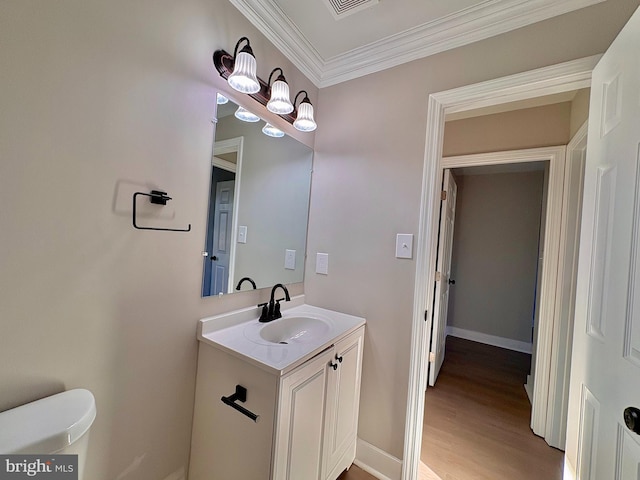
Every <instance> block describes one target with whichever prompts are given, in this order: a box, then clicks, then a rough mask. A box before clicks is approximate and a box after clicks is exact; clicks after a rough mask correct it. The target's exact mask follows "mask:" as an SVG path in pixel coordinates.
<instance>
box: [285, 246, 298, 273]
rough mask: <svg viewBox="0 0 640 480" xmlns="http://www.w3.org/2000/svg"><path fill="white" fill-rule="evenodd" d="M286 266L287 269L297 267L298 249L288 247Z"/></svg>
mask: <svg viewBox="0 0 640 480" xmlns="http://www.w3.org/2000/svg"><path fill="white" fill-rule="evenodd" d="M284 268H285V270H295V269H296V251H295V250H289V249H287V250H285V251H284Z"/></svg>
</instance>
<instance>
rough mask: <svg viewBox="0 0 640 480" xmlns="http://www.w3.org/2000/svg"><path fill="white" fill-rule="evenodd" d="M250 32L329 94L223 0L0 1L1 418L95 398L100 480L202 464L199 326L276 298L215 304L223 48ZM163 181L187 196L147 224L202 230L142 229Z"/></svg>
mask: <svg viewBox="0 0 640 480" xmlns="http://www.w3.org/2000/svg"><path fill="white" fill-rule="evenodd" d="M242 35H248V36H249V37H250V38H251V40H252V45H253V48H254V52H255V54H256V56H257V58H258V70H259V74H260V75H261V76H262V77H264V78H266V77H267V76H268V74H269V71H270V69H271V68H273V67H275V66H281V67H282V68H283V69H284V70H285V72H286V74H287V80H288V81H289V83H290V84H291V86H292V90H293V89H296V91H297V89H302V88H305V89H307V90H308V91H309V94H310V96H311V100H312V101H313V102H316V99H317V89H315V88H314V87H313V86H312V85H310V83H309V82H308V81H306V80H305V79H304V77H303V76H302V75H301V74H300V73H299V72H297V71H296V70H295V69H294V68H292V67H291V64H290V63H289V62H288V61H286V60H285V59H284V57H283V56H282V55H281V54H279V53H278V52H277V51H276V50H275V49H274V48H273V47H272V46H271V45H270V44H269V43H268V42H267V41H266V40H265V39H264V37H262V35H260V34H259V33H258V32H257V31H256V30H255V29H254V28H253V27H251V25H250V24H249V23H248V22H247V21H246V20H245V19H244V17H242V16H241V15H240V14H239V13H238V12H237V10H236V9H235V8H234V7H232V6H231V5H230V4H229V3H228V2H227V1H225V0H186V1H181V2H174V1H166V0H138V1H135V2H130V1H123V0H113V1H108V2H106V1H98V0H60V1H55V2H49V1H34V0H3V1H2V2H0V45H2V48H0V65H2V68H0V91H1V92H2V94H1V95H0V205H2V207H1V208H0V410H4V409H7V408H10V407H12V406H15V405H18V404H20V403H23V402H26V401H30V400H34V399H36V398H39V397H42V396H45V395H48V394H52V393H56V392H59V391H61V390H63V389H70V388H75V387H85V388H88V389H90V390H91V391H92V392H93V393H94V394H95V396H96V401H97V409H98V416H97V418H96V421H95V424H94V428H93V430H92V432H91V445H90V451H89V462H88V475H87V477H88V478H89V479H91V480H106V479H109V480H113V479H115V478H118V479H119V480H129V479H132V480H162V479H165V478H167V477H168V476H169V475H171V474H172V473H173V472H180V471H182V470H184V469H186V467H187V461H188V453H189V443H190V432H191V417H192V411H193V395H194V381H195V372H196V353H197V343H196V339H195V333H196V322H197V320H198V319H199V318H201V317H204V316H207V315H212V314H215V313H217V312H222V311H225V310H229V309H233V308H237V307H243V306H248V305H252V304H256V303H258V301H262V300H264V299H265V298H266V295H267V293H265V292H264V291H263V292H256V293H254V292H247V293H239V294H234V295H232V296H228V297H224V298H206V299H202V298H200V288H201V281H202V257H201V254H200V252H201V251H202V249H203V246H204V239H205V229H206V216H207V197H208V189H209V180H210V168H211V164H210V156H211V147H212V137H213V127H212V123H211V119H212V117H213V116H214V107H215V99H216V98H215V88H214V87H215V85H217V84H220V83H222V82H221V81H220V80H219V77H218V76H217V73H216V71H215V69H214V67H213V65H212V62H211V56H212V52H213V50H214V49H216V48H221V47H222V48H225V49H226V50H232V49H233V47H234V45H235V42H236V40H237V39H238V38H240V36H242ZM306 138H307V139H308V140H307V141H308V142H313V135H311V136H307V137H306ZM153 187H160V188H161V189H166V191H168V192H169V194H170V195H171V196H172V197H173V198H174V200H173V201H172V202H170V203H169V204H168V206H167V207H164V208H163V209H162V210H159V209H155V211H154V216H146V217H143V218H141V223H143V224H147V225H148V224H161V225H162V226H176V227H185V226H186V225H187V224H188V223H191V224H192V231H191V232H189V233H168V232H153V231H139V230H135V229H134V228H133V227H132V226H131V196H132V193H133V192H134V191H137V190H140V191H147V192H148V191H149V190H150V189H151V188H153ZM140 209H141V213H145V212H150V211H151V210H150V209H149V207H148V202H147V203H144V200H142V201H141V203H140ZM160 211H161V213H159V212H160ZM155 212H157V213H158V214H160V215H161V216H162V217H163V218H162V219H158V218H157V216H156V213H155ZM295 291H297V292H300V291H301V287H300V285H298V286H297V287H296V289H295ZM213 401H215V399H213ZM125 471H126V472H127V473H125ZM171 478H179V477H171Z"/></svg>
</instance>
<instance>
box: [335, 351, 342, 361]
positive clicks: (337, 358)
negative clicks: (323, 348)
mask: <svg viewBox="0 0 640 480" xmlns="http://www.w3.org/2000/svg"><path fill="white" fill-rule="evenodd" d="M336 360H338V362H339V363H342V356H340V357H339V356H338V354H337V353H336Z"/></svg>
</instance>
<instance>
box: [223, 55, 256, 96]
mask: <svg viewBox="0 0 640 480" xmlns="http://www.w3.org/2000/svg"><path fill="white" fill-rule="evenodd" d="M227 82H228V83H229V85H230V86H231V88H233V89H234V90H237V91H239V92H241V93H258V92H259V91H260V83H259V82H258V78H257V77H256V57H254V56H253V55H251V54H250V53H248V52H245V51H244V50H243V51H241V52H240V53H238V55H237V56H236V59H235V63H234V66H233V73H232V74H231V75H229V78H228V79H227Z"/></svg>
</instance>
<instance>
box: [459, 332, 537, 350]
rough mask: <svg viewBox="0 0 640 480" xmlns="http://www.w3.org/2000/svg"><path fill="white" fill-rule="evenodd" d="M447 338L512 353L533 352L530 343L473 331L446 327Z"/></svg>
mask: <svg viewBox="0 0 640 480" xmlns="http://www.w3.org/2000/svg"><path fill="white" fill-rule="evenodd" d="M447 336H451V337H456V338H464V339H465V340H471V341H473V342H478V343H484V344H485V345H492V346H494V347H500V348H506V349H507V350H513V351H514V352H521V353H528V354H531V351H532V350H533V344H532V343H528V342H521V341H520V340H513V339H512V338H505V337H498V336H496V335H489V334H487V333H482V332H474V331H473V330H467V329H464V328H458V327H447Z"/></svg>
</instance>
